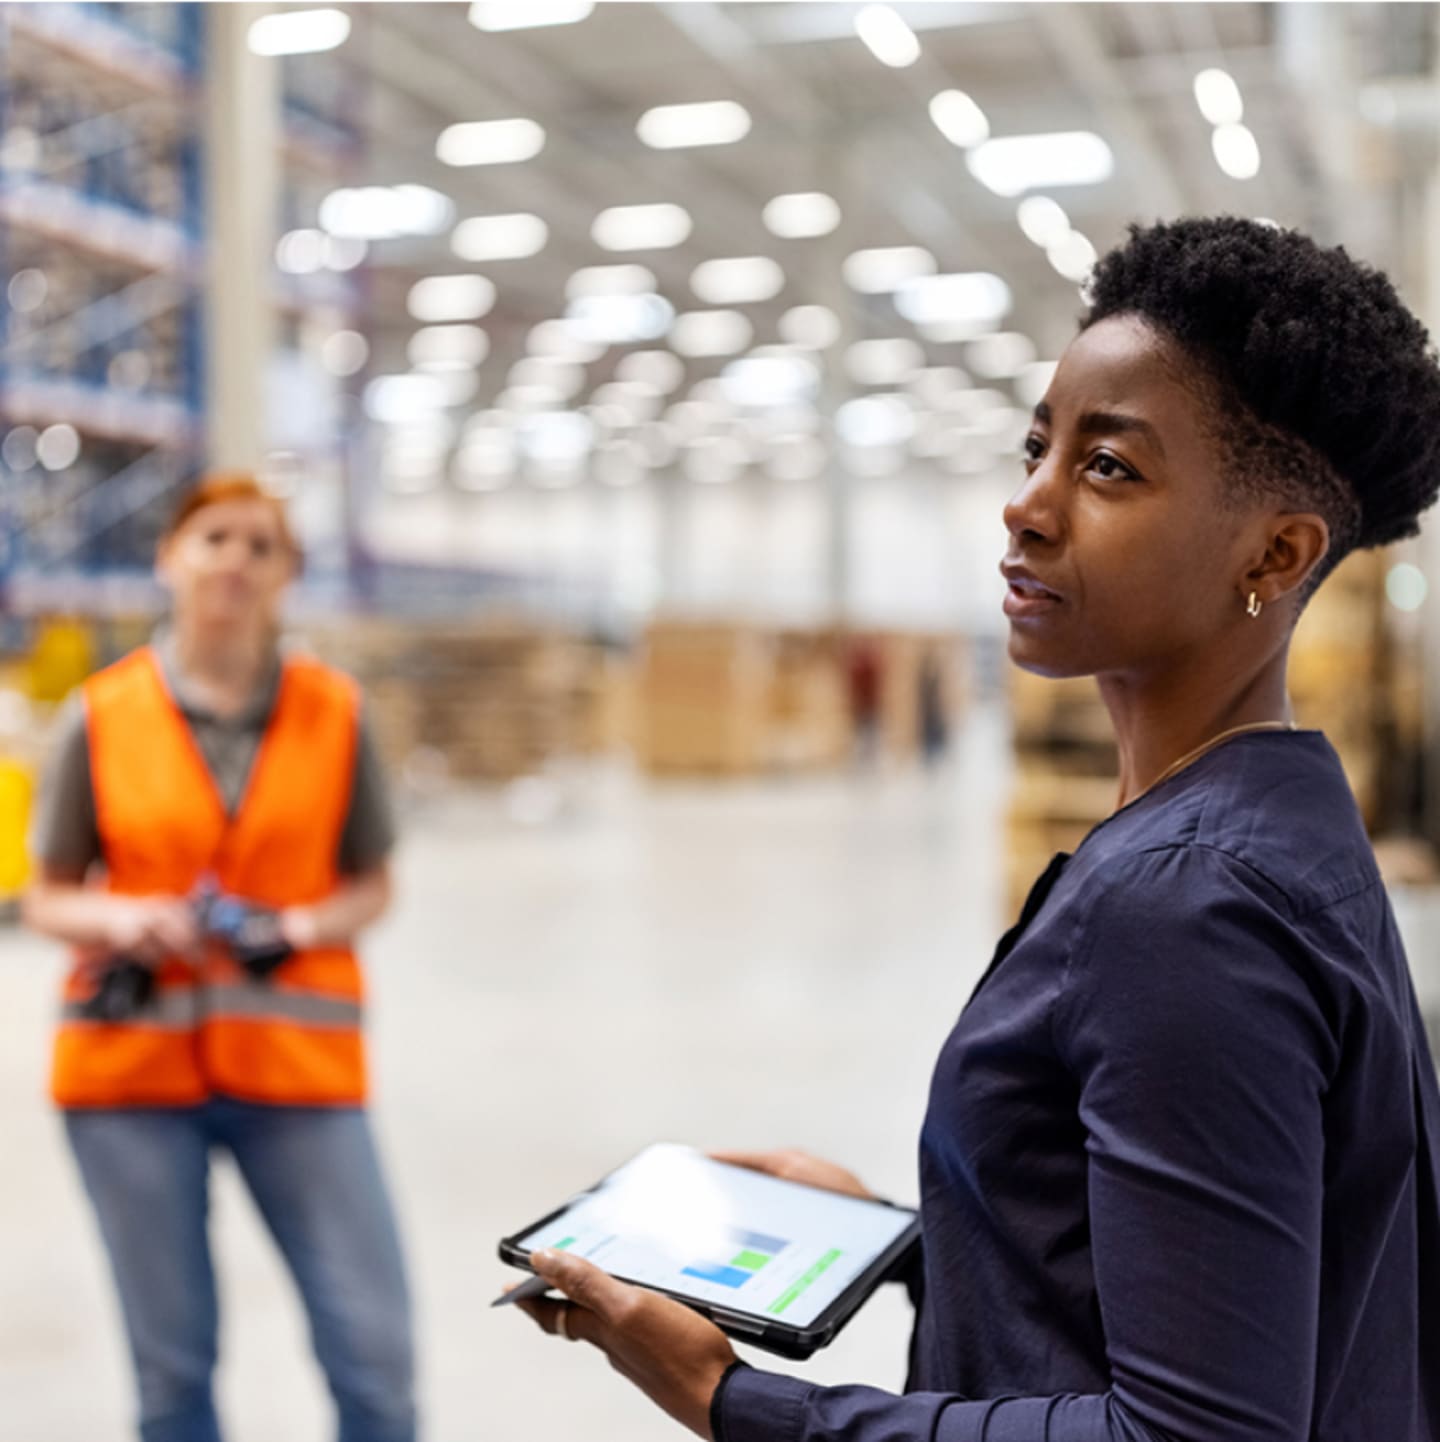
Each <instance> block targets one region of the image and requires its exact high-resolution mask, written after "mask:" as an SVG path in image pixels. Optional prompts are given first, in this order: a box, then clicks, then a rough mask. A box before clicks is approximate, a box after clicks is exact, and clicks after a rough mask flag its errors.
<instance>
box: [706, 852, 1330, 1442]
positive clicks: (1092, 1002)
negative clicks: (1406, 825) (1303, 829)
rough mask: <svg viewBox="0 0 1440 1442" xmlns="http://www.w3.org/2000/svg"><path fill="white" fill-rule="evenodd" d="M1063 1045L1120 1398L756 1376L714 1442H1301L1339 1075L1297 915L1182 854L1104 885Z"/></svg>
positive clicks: (1230, 870) (1243, 876)
mask: <svg viewBox="0 0 1440 1442" xmlns="http://www.w3.org/2000/svg"><path fill="white" fill-rule="evenodd" d="M1055 1041H1056V1046H1057V1049H1058V1050H1059V1052H1060V1055H1061V1057H1062V1059H1063V1061H1064V1062H1065V1063H1066V1065H1067V1066H1068V1067H1069V1069H1070V1070H1071V1072H1072V1074H1073V1075H1074V1077H1075V1080H1076V1084H1077V1087H1078V1089H1079V1108H1080V1117H1081V1121H1082V1122H1083V1124H1084V1127H1085V1129H1086V1133H1087V1142H1086V1149H1087V1152H1088V1157H1089V1168H1088V1171H1089V1182H1088V1205H1089V1213H1090V1226H1091V1246H1092V1255H1093V1261H1094V1269H1095V1285H1096V1291H1097V1294H1098V1299H1099V1306H1100V1313H1101V1320H1102V1324H1103V1330H1104V1335H1105V1341H1106V1349H1107V1353H1108V1359H1109V1365H1110V1375H1111V1386H1110V1388H1109V1390H1108V1391H1106V1392H1104V1393H1101V1394H1097V1395H1090V1396H1082V1395H1073V1394H1066V1395H1061V1396H1052V1397H1013V1398H999V1399H989V1400H985V1401H967V1400H965V1399H963V1398H959V1397H952V1396H946V1395H940V1394H933V1393H932V1394H925V1393H917V1394H912V1395H909V1396H905V1397H896V1396H892V1395H890V1394H888V1393H885V1392H882V1391H879V1390H876V1389H873V1388H868V1387H817V1386H812V1385H809V1384H807V1383H804V1382H800V1381H797V1380H796V1379H794V1378H790V1377H779V1376H773V1375H771V1374H767V1373H763V1372H759V1371H752V1370H749V1369H741V1370H738V1371H736V1372H734V1373H732V1374H731V1375H730V1376H729V1377H728V1378H727V1379H726V1381H725V1384H724V1389H723V1394H722V1395H721V1397H720V1398H719V1399H718V1400H717V1406H716V1409H715V1411H716V1415H717V1417H718V1419H719V1421H720V1429H719V1431H720V1442H840V1439H842V1438H843V1439H845V1442H1305V1439H1308V1437H1309V1436H1310V1409H1311V1399H1312V1396H1313V1393H1314V1383H1315V1377H1314V1367H1315V1352H1316V1335H1317V1329H1318V1308H1319V1291H1320V1244H1321V1198H1322V1194H1323V1190H1324V1186H1323V1165H1324V1135H1323V1120H1322V1105H1321V1104H1322V1097H1323V1095H1324V1092H1325V1090H1326V1086H1327V1084H1328V1081H1329V1079H1330V1076H1331V1075H1332V1074H1333V1071H1334V1067H1335V1065H1336V1045H1335V1041H1334V1038H1333V1034H1332V1032H1331V1029H1330V1027H1329V1026H1328V1025H1327V1023H1326V1019H1325V1017H1324V1015H1323V1013H1322V1011H1321V1008H1320V1005H1319V1003H1318V1002H1317V1000H1316V999H1315V996H1314V994H1313V993H1312V991H1311V989H1310V988H1309V987H1308V986H1307V984H1306V952H1305V948H1304V945H1303V942H1302V940H1301V938H1300V937H1299V936H1298V934H1297V932H1296V930H1295V928H1294V926H1293V925H1292V923H1291V921H1290V919H1289V913H1288V907H1287V905H1286V902H1285V900H1284V898H1283V896H1282V895H1281V894H1280V893H1278V892H1277V891H1275V890H1274V889H1273V888H1272V887H1271V886H1270V884H1269V883H1268V882H1266V881H1265V880H1264V879H1263V878H1262V877H1260V876H1259V875H1258V874H1256V873H1254V872H1252V871H1250V870H1249V869H1248V868H1247V867H1245V865H1244V864H1243V863H1241V862H1239V861H1237V860H1235V859H1234V858H1232V857H1230V856H1228V855H1226V854H1223V853H1220V852H1216V851H1211V850H1207V849H1204V848H1200V847H1177V848H1172V849H1166V850H1162V851H1157V852H1152V853H1147V854H1146V855H1144V856H1141V857H1138V858H1136V857H1130V858H1126V859H1125V860H1124V865H1123V875H1121V874H1119V869H1117V872H1116V874H1114V875H1112V876H1109V877H1105V878H1101V879H1099V880H1098V881H1097V882H1096V894H1095V898H1094V900H1093V901H1092V903H1091V910H1090V912H1089V918H1088V924H1087V926H1086V928H1085V931H1084V933H1083V937H1082V939H1081V940H1080V942H1079V943H1078V944H1077V950H1076V952H1075V954H1074V955H1073V956H1072V957H1071V960H1070V963H1069V967H1068V970H1067V973H1066V976H1065V979H1064V985H1063V988H1062V992H1061V997H1060V1000H1059V1002H1058V1005H1057V1011H1056V1014H1055Z"/></svg>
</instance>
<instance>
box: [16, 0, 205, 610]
mask: <svg viewBox="0 0 1440 1442" xmlns="http://www.w3.org/2000/svg"><path fill="white" fill-rule="evenodd" d="M203 10H204V7H202V6H194V5H185V4H132V5H117V4H103V3H75V4H51V5H17V4H5V5H0V135H3V137H4V144H3V147H0V268H3V273H4V276H5V279H6V285H7V293H8V291H9V290H10V288H11V284H12V282H14V280H15V278H16V276H17V275H19V274H21V273H22V272H23V271H26V270H29V271H31V272H33V275H32V276H31V277H29V278H28V279H27V283H29V284H31V285H32V287H34V288H38V290H39V292H40V294H41V296H42V297H43V298H42V300H41V302H40V304H39V306H38V307H30V308H28V309H30V310H31V311H34V310H38V312H39V314H38V323H37V318H36V317H34V316H32V315H29V314H22V312H21V311H20V310H19V309H17V308H16V307H15V306H14V305H7V306H6V307H5V309H4V312H3V319H0V324H3V327H4V329H3V332H0V337H3V343H0V426H3V429H4V432H5V434H6V436H7V438H8V437H9V436H10V435H11V434H12V433H14V432H17V431H18V432H20V434H21V437H23V439H17V440H16V442H15V443H14V445H13V446H12V448H11V451H12V453H11V455H9V456H8V457H7V461H8V462H9V464H7V465H6V466H5V475H4V481H5V484H4V490H3V497H0V585H4V586H5V589H6V593H7V594H8V595H10V596H12V597H14V596H16V595H22V594H24V593H25V592H26V591H27V589H28V590H33V589H34V582H36V581H37V580H38V579H39V578H40V577H41V576H43V577H44V578H45V580H46V581H47V582H48V583H49V584H48V585H47V587H46V589H47V590H48V591H53V588H54V583H55V581H56V580H57V578H58V577H60V576H66V577H71V578H73V580H74V582H75V585H76V586H77V587H78V588H80V590H81V591H84V590H87V589H90V586H89V585H88V584H86V583H88V582H91V581H93V580H94V579H96V578H98V577H100V576H102V575H103V573H106V572H109V571H126V570H132V569H134V568H135V567H137V566H138V565H139V564H141V562H142V559H143V558H145V557H147V556H148V547H149V543H150V540H151V537H152V536H153V532H154V517H155V514H156V510H157V506H161V507H163V498H164V496H165V494H166V492H168V491H169V490H170V489H171V488H173V487H174V486H175V485H176V484H177V483H178V482H179V481H180V480H181V479H183V477H184V476H185V475H187V474H188V473H189V472H190V471H192V470H193V468H194V465H195V463H196V460H197V459H198V455H199V448H200V445H201V439H202V437H201V415H202V408H203V399H204V374H203V345H202V338H203V337H202V306H201V295H200V264H199V257H200V246H201V244H202V240H203V228H204V227H203V218H202V217H203V205H202V200H203V197H202V191H201V185H202V172H201V162H202V158H203V157H202V153H201V141H200V139H199V132H200V127H199V126H198V125H197V124H196V123H195V113H196V110H197V93H198V79H199V75H200V65H201V60H202V47H203V32H202V24H203ZM35 276H38V277H39V279H38V280H36V279H34V277H35ZM10 299H11V300H13V299H14V296H13V295H12V296H10ZM127 367H128V369H129V374H128V376H127V374H126V371H127ZM57 426H68V427H71V428H73V430H74V431H75V432H76V434H77V435H78V438H79V444H80V452H79V455H78V457H77V458H76V459H75V461H74V462H73V463H71V464H69V465H64V464H61V465H59V466H57V467H56V468H55V470H54V471H47V470H45V469H44V468H43V467H41V466H39V465H37V464H34V463H33V460H32V458H31V457H30V456H29V454H28V448H29V447H31V445H32V440H31V437H32V435H33V434H34V433H40V432H44V431H45V430H46V429H47V428H50V427H57ZM62 460H63V457H62ZM16 462H20V463H21V464H16ZM27 583H29V584H28V585H27ZM75 601H76V603H78V604H82V605H83V603H84V598H83V595H81V594H76V596H75Z"/></svg>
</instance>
